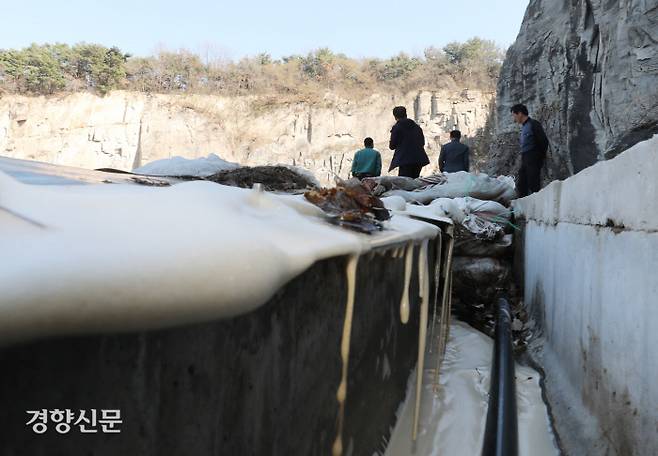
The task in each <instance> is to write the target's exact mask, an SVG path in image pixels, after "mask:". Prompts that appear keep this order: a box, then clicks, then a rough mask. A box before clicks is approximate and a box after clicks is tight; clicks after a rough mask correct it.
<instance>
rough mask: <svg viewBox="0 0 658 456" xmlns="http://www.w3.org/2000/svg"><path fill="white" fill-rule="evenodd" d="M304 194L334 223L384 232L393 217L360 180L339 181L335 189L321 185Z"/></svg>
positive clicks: (362, 229)
mask: <svg viewBox="0 0 658 456" xmlns="http://www.w3.org/2000/svg"><path fill="white" fill-rule="evenodd" d="M304 197H305V198H306V199H307V200H308V201H310V202H311V203H313V204H315V205H316V206H318V207H319V208H320V209H322V210H323V211H324V212H325V213H326V214H327V216H328V219H329V221H330V222H331V223H333V224H336V225H338V226H342V227H345V228H348V229H351V230H355V231H359V232H361V233H366V234H372V233H374V232H377V231H381V230H382V229H383V228H384V226H383V224H382V222H383V221H385V220H388V219H389V218H391V215H390V213H389V212H388V210H387V209H386V208H385V207H384V203H383V202H382V200H380V199H379V198H378V197H376V196H375V195H373V194H372V192H371V191H370V189H369V188H368V186H367V185H365V184H363V183H361V182H360V181H359V180H358V179H350V180H347V181H343V180H338V181H337V183H336V187H334V188H319V189H313V190H309V191H307V192H306V193H304Z"/></svg>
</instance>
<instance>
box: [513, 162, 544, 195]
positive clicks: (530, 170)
mask: <svg viewBox="0 0 658 456" xmlns="http://www.w3.org/2000/svg"><path fill="white" fill-rule="evenodd" d="M543 161H544V160H543V159H542V157H541V155H540V154H539V152H534V151H529V152H525V153H522V154H521V167H520V168H519V176H518V180H517V184H516V186H517V189H518V191H519V197H521V198H522V197H524V196H528V195H529V194H531V193H535V192H538V191H539V190H540V189H541V167H542V165H543Z"/></svg>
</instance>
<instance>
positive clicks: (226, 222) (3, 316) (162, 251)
mask: <svg viewBox="0 0 658 456" xmlns="http://www.w3.org/2000/svg"><path fill="white" fill-rule="evenodd" d="M322 216H323V215H322V211H321V210H320V209H318V208H317V207H315V206H313V205H312V204H310V203H308V202H306V201H305V200H304V199H303V197H300V196H287V195H274V194H269V193H262V192H257V191H255V190H247V189H240V188H234V187H227V186H223V185H219V184H216V183H212V182H202V181H195V182H185V183H181V184H177V185H174V186H172V187H161V188H155V187H142V186H132V185H53V186H36V185H26V184H22V183H20V182H18V181H15V180H14V179H13V178H11V177H9V176H7V175H5V174H3V173H0V251H1V252H2V258H3V261H2V263H0V296H1V297H2V299H1V301H0V341H3V342H6V341H11V340H17V339H28V338H32V337H37V336H43V335H53V334H68V333H90V332H107V331H127V330H135V329H148V328H159V327H166V326H171V325H179V324H184V323H190V322H199V321H206V320H211V319H216V318H221V317H229V316H233V315H236V314H240V313H245V312H249V311H250V310H253V309H254V308H256V307H258V306H259V305H261V304H263V303H265V302H266V301H267V300H268V299H269V298H270V297H271V296H272V295H273V294H274V293H275V292H276V291H277V290H278V289H279V288H281V287H282V286H283V285H284V284H285V283H286V282H288V281H289V280H290V279H292V278H293V277H295V276H297V275H298V274H300V273H301V272H303V271H304V270H306V269H307V268H308V267H309V266H311V265H312V264H313V263H314V262H316V261H318V260H321V259H324V258H329V257H333V256H339V255H348V254H355V253H356V254H359V253H363V252H364V251H367V250H369V249H371V248H373V247H374V246H381V245H386V244H388V243H401V242H408V241H410V240H411V241H418V240H421V239H423V238H426V237H433V236H435V235H436V233H437V232H438V229H437V228H436V227H435V226H433V225H430V224H427V223H423V222H421V221H417V220H410V219H408V218H406V217H402V216H394V217H393V219H392V220H391V221H390V222H387V225H388V226H389V228H390V230H388V231H385V232H382V233H379V234H377V235H373V236H367V235H360V234H356V233H353V232H350V231H346V230H344V229H340V228H337V227H333V226H331V225H329V224H327V223H326V222H325V220H323V218H322Z"/></svg>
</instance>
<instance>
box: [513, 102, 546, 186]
mask: <svg viewBox="0 0 658 456" xmlns="http://www.w3.org/2000/svg"><path fill="white" fill-rule="evenodd" d="M510 112H511V113H512V118H513V119H514V122H515V123H517V124H520V125H522V127H521V136H520V140H519V142H520V145H521V167H520V168H519V175H518V179H517V188H518V191H519V197H521V198H522V197H524V196H528V195H529V194H531V193H535V192H538V191H539V190H540V189H541V168H542V166H543V164H544V160H545V159H546V151H547V150H548V138H547V137H546V133H544V128H543V127H542V126H541V124H540V123H539V122H538V121H536V120H535V119H531V118H530V117H529V116H528V108H527V107H525V105H522V104H515V105H514V106H512V108H511V109H510Z"/></svg>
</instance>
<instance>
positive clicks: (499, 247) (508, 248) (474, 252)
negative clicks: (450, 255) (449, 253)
mask: <svg viewBox="0 0 658 456" xmlns="http://www.w3.org/2000/svg"><path fill="white" fill-rule="evenodd" d="M464 231H466V230H464ZM454 254H455V255H458V256H466V257H492V258H504V257H508V256H509V255H511V254H512V235H511V234H506V235H505V236H503V237H502V238H501V239H498V240H493V241H488V240H482V239H478V238H477V237H475V235H473V234H472V233H470V232H466V233H465V234H464V235H462V234H461V233H460V234H458V235H457V236H456V239H455V246H454Z"/></svg>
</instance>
